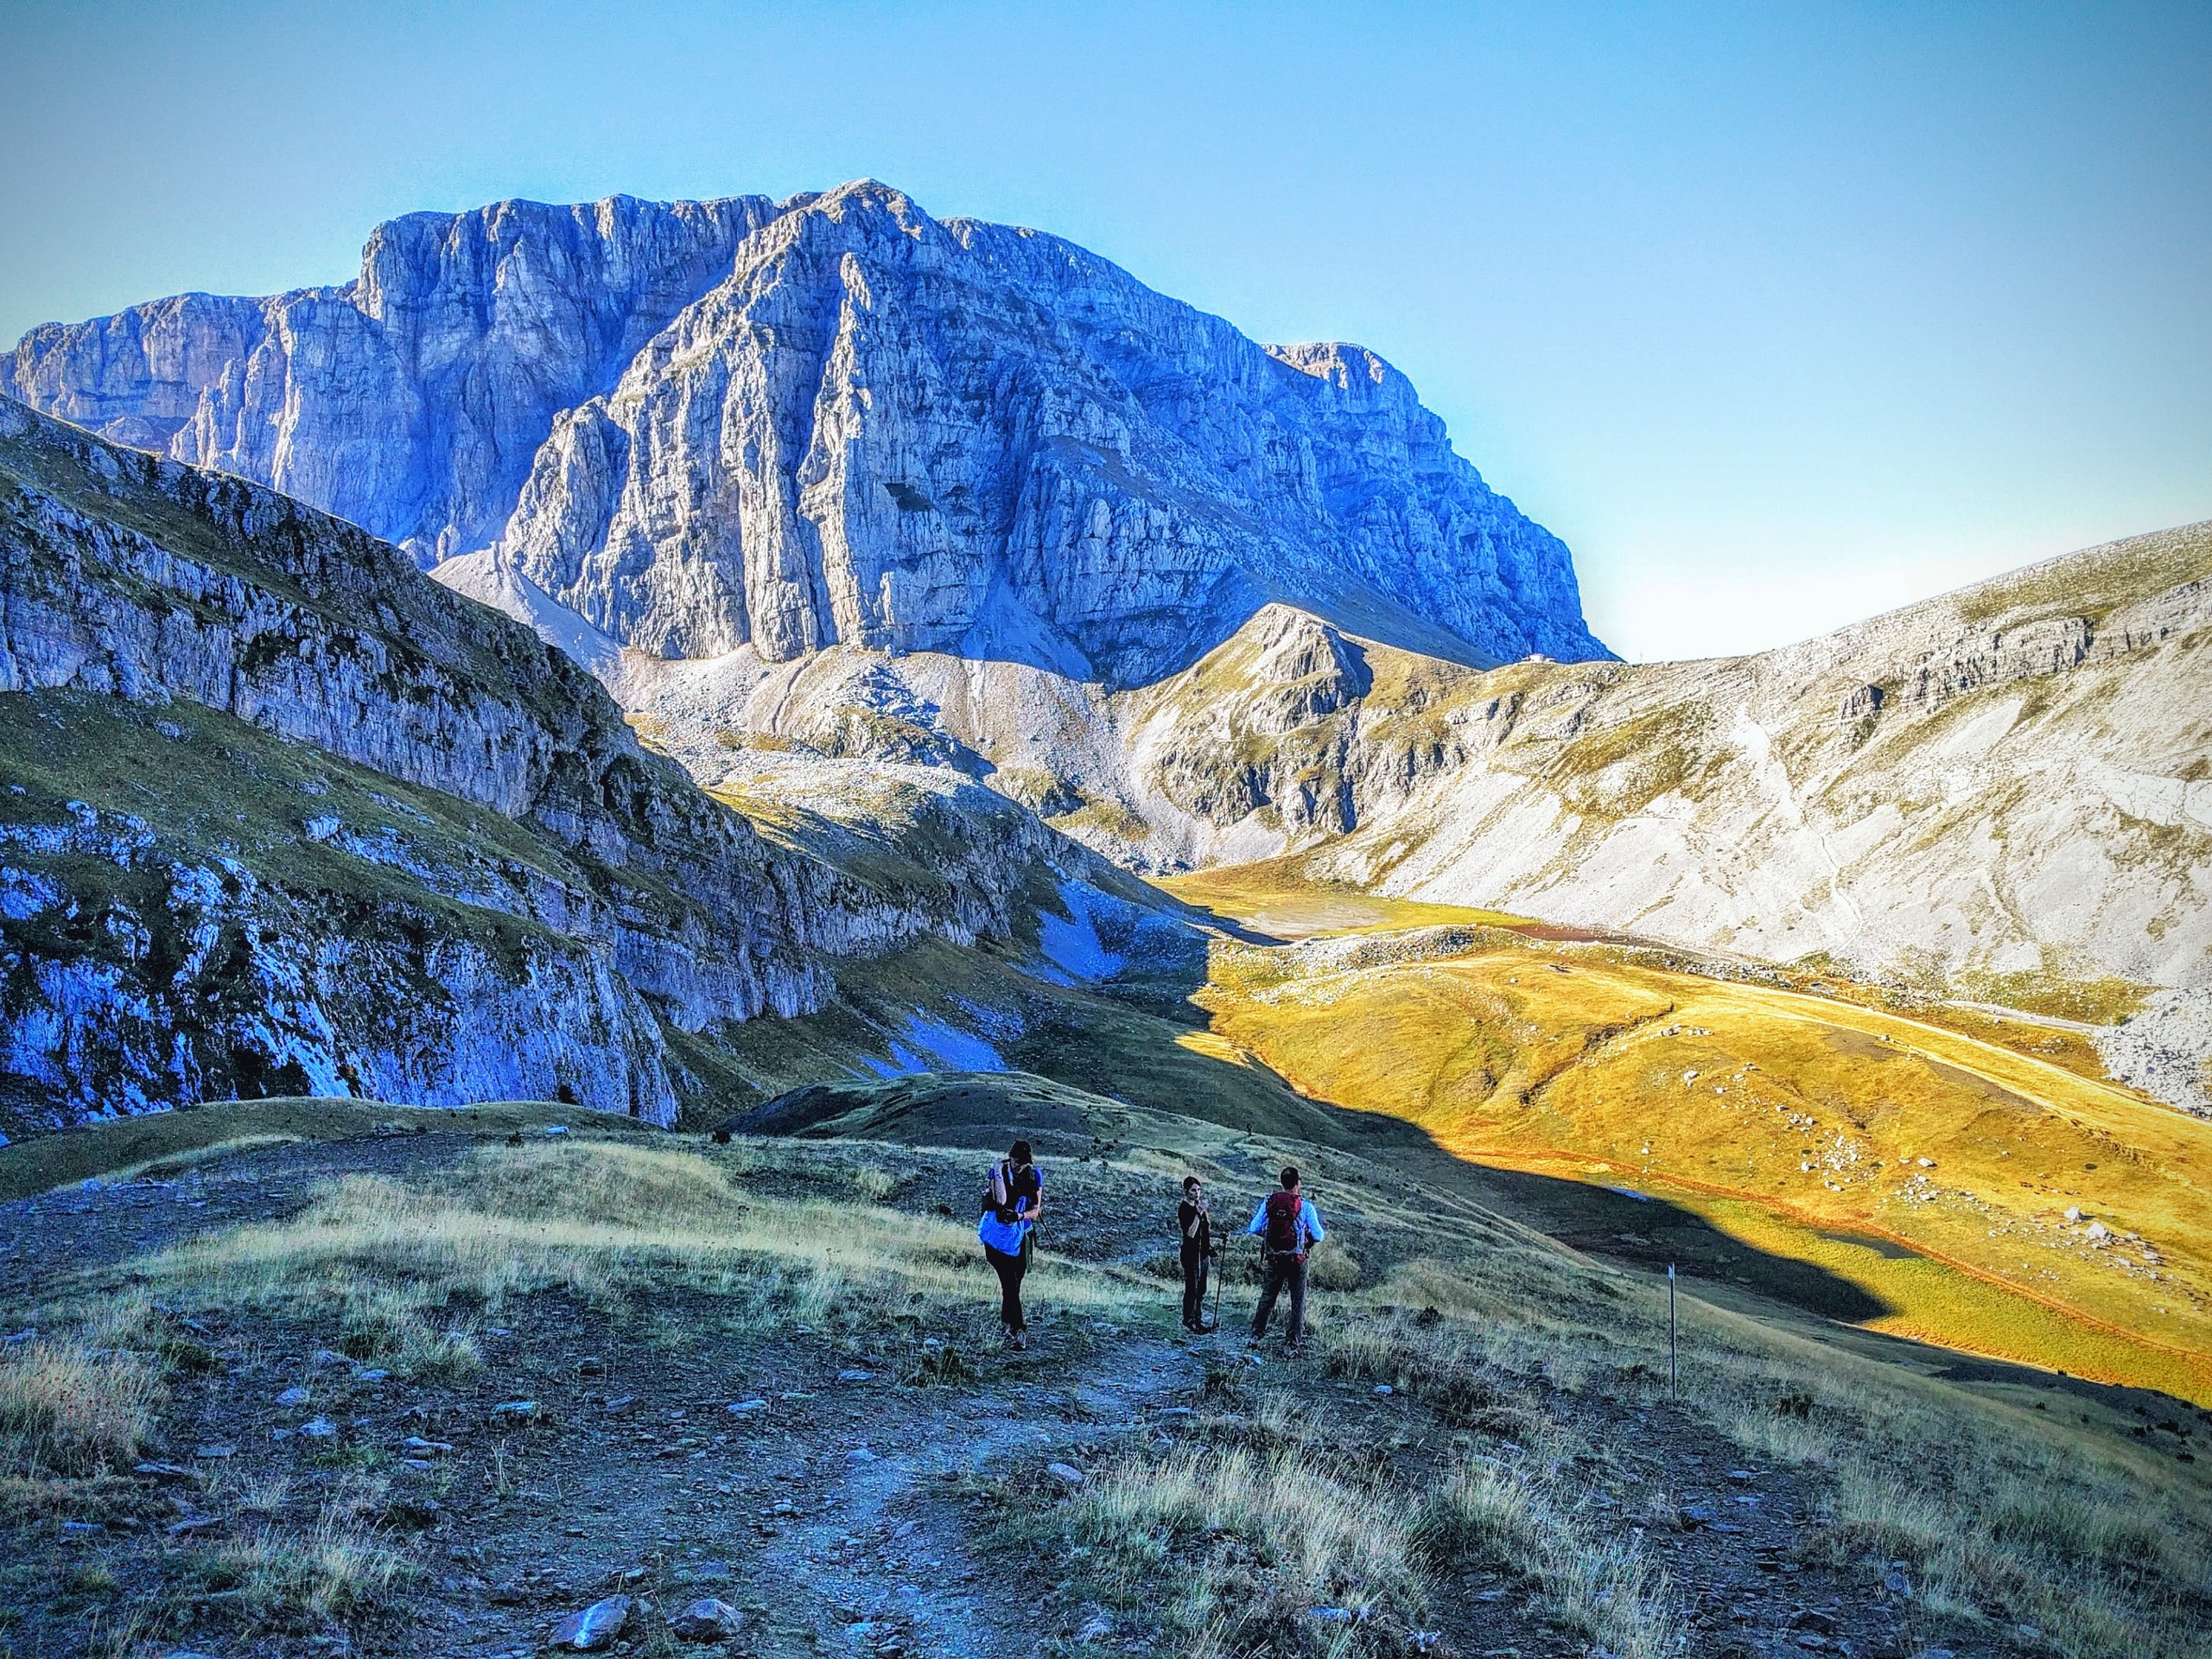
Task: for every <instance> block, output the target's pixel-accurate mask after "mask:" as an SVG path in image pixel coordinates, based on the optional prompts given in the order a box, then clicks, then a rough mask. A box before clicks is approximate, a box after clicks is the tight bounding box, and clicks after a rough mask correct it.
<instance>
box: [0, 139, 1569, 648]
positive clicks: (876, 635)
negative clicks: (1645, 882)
mask: <svg viewBox="0 0 2212 1659" xmlns="http://www.w3.org/2000/svg"><path fill="white" fill-rule="evenodd" d="M0 391H7V392H10V393H11V394H12V395H14V396H16V397H20V398H22V399H23V400H24V401H26V402H28V403H29V404H33V405H34V406H35V407H37V408H39V409H41V410H45V411H47V412H48V413H49V414H54V415H57V416H62V417H64V418H67V419H69V420H73V421H76V422H79V423H83V424H85V425H87V426H89V427H91V428H92V429H94V430H96V431H99V432H100V433H102V434H104V435H107V436H109V437H111V438H113V439H116V440H118V441H119V442H126V443H132V444H138V445H142V446H146V447H150V448H156V449H158V450H161V451H162V453H165V454H168V455H169V456H170V457H171V458H173V459H175V460H177V461H185V462H188V463H190V464H193V465H196V466H202V467H214V468H217V469H219V470H222V471H225V472H230V473H234V474H238V475H239V476H242V477H245V478H249V479H251V480H254V481H256V482H260V483H265V484H270V485H272V486H275V487H277V488H279V489H282V490H284V491H286V492H288V493H291V494H293V495H296V496H297V497H298V498H299V499H302V500H303V501H306V502H308V504H310V505H315V506H320V507H323V508H326V509H327V510H328V511H331V512H335V513H338V514H340V515H341V516H343V517H346V518H351V519H353V521H355V522H356V523H359V524H362V525H364V526H365V527H366V528H368V529H370V530H372V531H375V532H376V533H378V534H379V535H382V536H385V537H389V538H391V539H392V540H394V541H397V542H398V543H401V544H402V545H404V546H405V547H406V548H408V549H409V550H410V551H412V552H413V553H415V555H416V557H417V558H418V559H420V560H421V561H423V563H425V564H433V563H438V562H440V561H444V560H448V559H451V558H454V557H456V556H460V557H463V558H467V559H470V560H472V561H473V562H474V564H475V565H478V566H480V565H482V564H484V563H497V564H499V565H500V566H501V567H504V569H503V573H502V574H501V575H498V576H497V577H487V576H486V575H484V574H483V573H482V572H481V571H480V570H479V571H477V572H476V573H475V574H474V575H463V579H464V580H469V581H474V582H478V583H483V582H486V581H493V582H497V583H498V584H499V585H500V586H502V587H509V586H512V585H513V584H514V583H515V582H527V583H529V584H531V585H532V586H533V587H534V588H536V589H537V590H538V591H539V592H540V593H541V594H543V595H547V596H550V599H551V600H552V601H555V602H556V603H557V604H558V605H559V606H561V607H565V608H566V609H568V610H569V611H571V612H573V613H575V614H576V615H578V616H581V617H582V619H584V620H585V621H586V622H588V624H589V625H590V626H593V627H594V628H596V629H598V630H600V631H601V632H604V633H606V634H607V635H609V636H611V637H612V638H613V639H615V640H617V641H619V642H620V643H621V644H624V645H632V646H637V647H640V648H642V649H644V650H645V651H647V652H652V653H653V654H655V655H658V656H663V657H673V658H708V657H714V656H718V655H722V654H725V653H728V652H733V651H735V650H738V649H740V648H745V649H747V650H749V651H750V652H752V653H753V654H754V655H755V656H757V657H758V658H759V659H760V660H761V661H763V662H766V663H781V662H787V661H790V660H792V659H793V658H798V657H801V656H804V654H806V653H808V652H813V651H816V650H818V649H821V648H823V647H824V646H828V645H836V644H840V643H842V644H848V645H862V646H867V647H870V648H874V649H878V650H892V651H912V650H935V651H947V652H961V653H963V654H967V655H970V656H976V657H982V658H1006V659H1008V660H1013V661H1019V662H1027V663H1032V664H1039V665H1043V666H1046V667H1050V668H1052V669H1054V670H1056V671H1059V672H1062V673H1064V674H1067V675H1070V676H1071V677H1075V678H1077V679H1097V680H1101V681H1103V682H1106V683H1112V684H1117V685H1126V684H1131V683H1139V682H1141V681H1144V680H1147V679H1150V678H1153V677H1157V676H1158V675H1159V674H1160V673H1163V672H1166V671H1171V670H1173V669H1175V668H1179V667H1181V666H1183V665H1184V664H1187V663H1188V662H1189V661H1190V660H1191V659H1192V658H1193V657H1195V656H1197V655H1198V654H1199V653H1200V652H1204V651H1205V649H1206V648H1207V647H1209V646H1210V645H1213V644H1214V643H1216V642H1217V641H1218V640H1219V639H1222V638H1224V636H1225V635H1226V634H1227V633H1228V632H1230V631H1231V630H1232V629H1234V628H1235V627H1236V626H1237V625H1238V624H1239V623H1241V622H1242V621H1243V620H1244V619H1245V618H1246V617H1248V616H1249V614H1250V613H1252V612H1253V611H1254V610H1255V608H1257V607H1259V606H1260V605H1261V604H1262V603H1264V602H1266V601H1268V600H1269V599H1295V600H1296V601H1299V602H1300V603H1302V604H1305V605H1306V606H1308V607H1312V608H1314V609H1316V610H1319V611H1320V612H1323V613H1327V614H1330V615H1332V616H1335V617H1338V619H1339V620H1342V621H1343V622H1344V624H1345V625H1346V626H1357V627H1359V628H1361V629H1362V630H1363V631H1364V632H1368V633H1371V634H1377V635H1379V636H1381V637H1383V638H1388V639H1395V640H1397V641H1398V642H1400V643H1402V644H1405V645H1412V646H1414V647H1417V648H1419V649H1421V650H1424V651H1428V652H1435V653H1437V654H1440V655H1442V656H1445V657H1447V658H1456V659H1459V660H1465V661H1478V662H1494V661H1497V660H1501V659H1511V658H1519V657H1521V656H1523V655H1525V654H1526V653H1528V652H1531V651H1538V652H1548V653H1549V654H1551V655H1553V656H1555V657H1560V658H1587V657H1597V656H1602V655H1604V654H1605V653H1604V652H1603V648H1602V647H1601V646H1599V645H1598V643H1597V641H1596V640H1594V639H1592V638H1591V636H1590V634H1589V632H1588V631H1587V630H1586V628H1585V626H1584V625H1583V622H1582V618H1581V609H1580V599H1579V596H1578V594H1577V589H1576V586H1575V579H1574V572H1573V564H1572V563H1571V561H1570V560H1569V557H1568V555H1567V550H1566V548H1565V547H1564V546H1562V545H1561V544H1560V543H1559V541H1558V540H1557V539H1556V538H1554V537H1552V536H1550V535H1549V534H1548V533H1547V532H1546V531H1543V530H1542V529H1541V528H1540V527H1539V526H1537V525H1535V524H1531V523H1530V522H1529V520H1528V519H1527V518H1523V517H1522V515H1521V514H1520V513H1519V512H1517V511H1516V509H1515V508H1514V506H1513V505H1512V503H1510V501H1507V500H1505V499H1503V498H1502V497H1500V496H1498V495H1496V494H1495V493H1492V492H1491V490H1490V489H1489V488H1488V487H1487V486H1485V485H1484V483H1483V481H1482V479H1481V477H1480V476H1479V475H1478V474H1477V473H1476V471H1475V469H1474V468H1473V467H1471V466H1469V465H1468V464H1467V463H1466V462H1465V461H1462V460H1461V459H1460V458H1459V456H1458V455H1456V454H1453V453H1452V448H1451V447H1450V444H1449V442H1447V441H1446V436H1445V432H1444V428H1443V424H1442V423H1441V422H1440V421H1439V420H1438V419H1437V418H1436V417H1435V416H1433V415H1432V414H1430V413H1429V412H1428V411H1427V410H1425V409H1423V408H1422V407H1421V404H1420V403H1419V401H1418V400H1417V398H1416V397H1414V391H1413V389H1412V387H1411V386H1410V385H1408V383H1407V381H1406V379H1405V378H1404V377H1403V376H1402V375H1401V374H1399V373H1398V372H1396V371H1395V370H1394V369H1392V368H1391V367H1390V366H1389V365H1388V364H1386V363H1384V362H1383V360H1382V359H1380V358H1378V357H1376V356H1375V354H1374V353H1370V352H1367V351H1364V350H1362V349H1360V348H1359V347H1357V346H1344V345H1303V346H1273V347H1269V346H1259V345H1257V344H1255V343H1254V342H1253V341H1251V340H1247V339H1246V338H1244V337H1243V335H1242V334H1238V333H1237V332H1236V330H1235V329H1234V328H1232V327H1230V326H1229V325H1228V324H1227V323H1225V322H1223V321H1221V320H1219V319H1218V318H1215V317H1211V316H1208V315H1205V314H1204V313H1202V312H1198V311H1197V310H1194V309H1192V308H1191V307H1189V306H1186V305H1183V304H1181V303H1179V302H1176V301H1173V300H1171V299H1168V298H1167V297H1166V296H1162V295H1160V294H1157V293H1154V291H1153V290H1152V289H1147V288H1146V287H1145V286H1144V285H1143V284H1142V283H1138V282H1136V281H1135V279H1134V278H1132V277H1129V276H1128V274H1127V273H1126V272H1124V271H1122V270H1118V269H1116V267H1115V266H1113V265H1111V264H1109V263H1107V262H1106V261H1105V260H1103V259H1100V258H1098V257H1096V256H1095V255H1093V254H1090V253H1087V252H1085V251H1084V250H1082V249H1080V248H1077V247H1075V246H1074V245H1071V244H1069V243H1067V242H1064V241H1062V240H1060V239H1059V238H1055V237H1051V236H1046V235H1042V234H1039V233H1038V232H1032V231H1027V230H1020V229H1016V228H1014V227H1010V226H998V225H989V224H984V223H981V222H978V221H975V220H968V219H951V220H945V221H942V222H940V221H938V220H936V219H931V217H930V216H929V215H928V214H927V213H924V212H923V211H922V210H921V209H920V208H919V207H917V206H915V205H914V203H913V202H912V201H911V200H908V199H907V198H906V196H904V195H902V194H899V192H898V191H896V190H893V189H891V188H887V187H886V186H883V185H880V184H877V183H874V182H873V181H858V182H855V183H852V184H848V185H845V186H843V187H842V188H838V189H836V190H833V191H830V192H829V193H828V194H806V195H800V196H794V197H792V198H791V199H790V200H787V201H785V202H782V203H773V204H772V203H769V202H767V201H766V200H761V199H759V198H753V197H746V198H739V199H734V200H724V201H714V202H703V203H700V202H681V203H674V204H652V203H644V202H638V201H633V200H629V199H627V198H623V197H616V198H612V199H610V200H607V201H604V202H601V203H599V204H597V205H596V206H594V207H542V206H539V205H537V204H535V203H527V202H507V203H501V204H499V205H497V206H494V207H486V208H483V209H480V210H479V211H477V212H474V213H463V214H456V215H450V216H447V215H435V214H414V215H411V216H410V217H408V218H406V219H399V220H397V221H394V222H393V223H392V224H391V225H387V226H381V227H379V228H378V230H377V232H375V233H374V235H373V236H372V238H370V242H369V245H368V248H367V251H366V252H365V255H364V257H363V264H362V272H361V276H360V277H359V279H358V280H356V281H355V282H353V283H349V284H347V285H346V286H344V287H342V288H338V289H308V290H304V291H302V292H299V293H295V294H289V295H283V296H276V297H274V298H270V299H264V300H244V299H215V298H211V297H209V296H202V295H188V296H179V297H177V298H175V299H170V300H163V301H157V302H153V303H150V304H148V305H144V306H140V307H137V308H133V309H132V310H130V311H128V312H124V313H122V314H120V315H117V316H114V317H109V318H103V319H98V320H95V321H90V322H85V323H78V324H72V325H67V326H64V325H60V324H55V325H50V326H48V327H42V328H39V329H35V330H33V331H32V332H31V333H30V334H28V335H26V336H25V337H24V338H23V340H22V341H21V342H20V343H19V344H18V345H17V346H16V349H15V351H14V353H13V354H12V356H11V357H10V358H8V359H0ZM470 568H471V567H470V566H469V565H463V566H462V567H461V571H460V572H457V573H456V574H462V573H466V572H468V571H469V570H470Z"/></svg>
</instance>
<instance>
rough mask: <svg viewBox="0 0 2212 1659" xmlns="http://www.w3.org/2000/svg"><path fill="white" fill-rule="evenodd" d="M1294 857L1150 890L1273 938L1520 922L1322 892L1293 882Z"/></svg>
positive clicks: (1342, 891)
mask: <svg viewBox="0 0 2212 1659" xmlns="http://www.w3.org/2000/svg"><path fill="white" fill-rule="evenodd" d="M1298 863H1299V861H1298V859H1297V857H1296V855H1292V856H1290V857H1287V858H1277V859H1269V860H1268V861H1265V862H1263V863H1258V864H1239V865H1234V866H1227V867H1223V868H1215V869H1208V870H1193V871H1192V872H1190V873H1189V874H1185V875H1170V876H1162V877H1160V878H1159V879H1158V880H1155V881H1154V884H1153V885H1154V886H1155V887H1159V888H1160V889H1161V890H1162V891H1163V892H1166V893H1170V894H1172V895H1173V896H1174V897H1175V898H1178V899H1181V900H1182V901H1183V902H1184V903H1185V904H1187V905H1195V906H1198V907H1199V908H1201V909H1204V910H1211V911H1214V912H1217V913H1218V914H1220V915H1223V916H1227V917H1233V918H1236V920H1237V921H1239V922H1242V923H1243V924H1244V925H1247V926H1249V927H1252V928H1255V929H1257V930H1258V931H1261V932H1262V933H1267V934H1271V935H1273V936H1274V938H1281V939H1304V938H1313V937H1314V936H1316V935H1319V934H1325V933H1373V932H1381V931H1388V930H1392V929H1396V928H1406V927H1443V926H1452V925H1464V926H1477V927H1513V926H1520V925H1527V924H1528V921H1529V918H1527V917H1525V916H1513V915H1509V914H1508V913H1506V912H1503V911H1498V910H1478V909H1474V908H1472V907H1471V906H1465V905H1432V904H1427V903H1424V902H1422V901H1421V900H1419V899H1390V898H1385V897H1383V896H1382V895H1381V894H1377V893H1362V892H1360V891H1359V890H1358V889H1357V888H1356V887H1328V886H1322V885H1319V884H1317V883H1314V882H1312V881H1308V880H1305V879H1304V878H1303V877H1301V876H1300V875H1299V874H1298V873H1297V872H1298Z"/></svg>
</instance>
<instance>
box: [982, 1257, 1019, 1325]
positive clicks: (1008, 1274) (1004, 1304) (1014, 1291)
mask: <svg viewBox="0 0 2212 1659" xmlns="http://www.w3.org/2000/svg"><path fill="white" fill-rule="evenodd" d="M983 1259H984V1260H985V1261H986V1262H989V1263H990V1264H991V1268H992V1271H994V1272H995V1273H996V1274H998V1276H999V1318H1000V1319H1002V1320H1004V1321H1005V1322H1006V1328H1007V1330H1009V1331H1027V1329H1028V1328H1029V1326H1028V1324H1027V1321H1025V1320H1024V1319H1022V1317H1021V1275H1022V1274H1025V1273H1027V1272H1028V1271H1029V1249H1028V1245H1027V1241H1025V1242H1024V1243H1023V1246H1022V1249H1020V1251H1019V1252H1018V1253H1016V1254H1015V1255H1007V1253H1006V1252H1005V1251H1004V1250H995V1249H992V1248H991V1247H990V1246H989V1245H988V1244H986V1245H984V1246H983Z"/></svg>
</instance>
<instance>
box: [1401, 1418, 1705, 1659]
mask: <svg viewBox="0 0 2212 1659" xmlns="http://www.w3.org/2000/svg"><path fill="white" fill-rule="evenodd" d="M1411 1530H1412V1542H1413V1544H1414V1548H1415V1549H1416V1550H1417V1551H1419V1552H1420V1553H1421V1554H1422V1555H1423V1556H1425V1557H1427V1558H1429V1559H1431V1560H1435V1561H1437V1562H1439V1563H1440V1564H1452V1565H1456V1564H1458V1563H1459V1562H1461V1561H1463V1560H1496V1559H1503V1560H1509V1561H1511V1562H1514V1563H1515V1564H1516V1566H1518V1567H1520V1569H1521V1570H1522V1573H1525V1574H1526V1575H1527V1576H1528V1577H1529V1579H1531V1580H1535V1582H1536V1583H1537V1584H1538V1585H1540V1586H1542V1589H1543V1592H1544V1593H1545V1595H1546V1597H1547V1598H1548V1600H1549V1601H1550V1603H1551V1605H1552V1607H1553V1610H1554V1617H1556V1618H1558V1619H1560V1622H1562V1623H1564V1624H1567V1625H1569V1626H1571V1627H1573V1629H1576V1630H1581V1631H1582V1632H1584V1633H1585V1634H1586V1635H1587V1636H1589V1637H1592V1639H1593V1640H1595V1641H1597V1642H1598V1643H1599V1644H1601V1646H1602V1647H1604V1648H1605V1649H1606V1650H1607V1651H1609V1652H1611V1653H1615V1654H1618V1655H1619V1656H1621V1659H1660V1656H1662V1655H1666V1654H1673V1653H1676V1652H1679V1651H1680V1650H1681V1633H1680V1631H1679V1630H1678V1628H1677V1625H1676V1621H1675V1615H1674V1611H1673V1608H1672V1607H1671V1605H1669V1590H1668V1584H1667V1576H1666V1574H1665V1573H1662V1572H1659V1571H1657V1570H1656V1569H1655V1568H1654V1567H1652V1565H1651V1563H1650V1562H1649V1560H1647V1559H1646V1558H1645V1556H1644V1554H1643V1550H1642V1549H1641V1548H1638V1547H1637V1545H1636V1544H1635V1543H1633V1542H1630V1541H1625V1540H1622V1539H1618V1538H1600V1537H1598V1536H1596V1535H1594V1534H1593V1533H1592V1531H1591V1530H1590V1529H1589V1528H1588V1527H1587V1526H1586V1525H1585V1524H1584V1523H1583V1522H1581V1521H1580V1518H1579V1517H1578V1516H1576V1515H1575V1513H1574V1511H1573V1509H1572V1508H1571V1507H1569V1505H1568V1503H1567V1502H1565V1501H1563V1500H1562V1498H1561V1497H1560V1494H1559V1493H1558V1492H1557V1491H1555V1490H1554V1489H1553V1488H1551V1487H1549V1486H1548V1485H1547V1484H1543V1483H1541V1482H1539V1481H1537V1480H1535V1479H1533V1478H1530V1476H1529V1474H1528V1473H1527V1472H1525V1471H1522V1470H1517V1469H1514V1468H1511V1467H1509V1466H1508V1465H1504V1464H1503V1463H1499V1462H1497V1461H1496V1460H1490V1461H1484V1462H1469V1463H1462V1464H1460V1465H1459V1466H1458V1467H1457V1468H1455V1469H1454V1470H1453V1471H1452V1474H1451V1475H1450V1476H1449V1477H1448V1478H1446V1480H1444V1481H1443V1482H1442V1483H1441V1484H1440V1485H1439V1486H1438V1487H1436V1488H1435V1489H1434V1490H1433V1491H1431V1492H1430V1493H1429V1494H1428V1496H1427V1497H1426V1498H1424V1499H1423V1500H1422V1502H1421V1508H1420V1510H1419V1511H1418V1513H1417V1514H1416V1515H1415V1516H1414V1521H1413V1525H1412V1529H1411Z"/></svg>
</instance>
